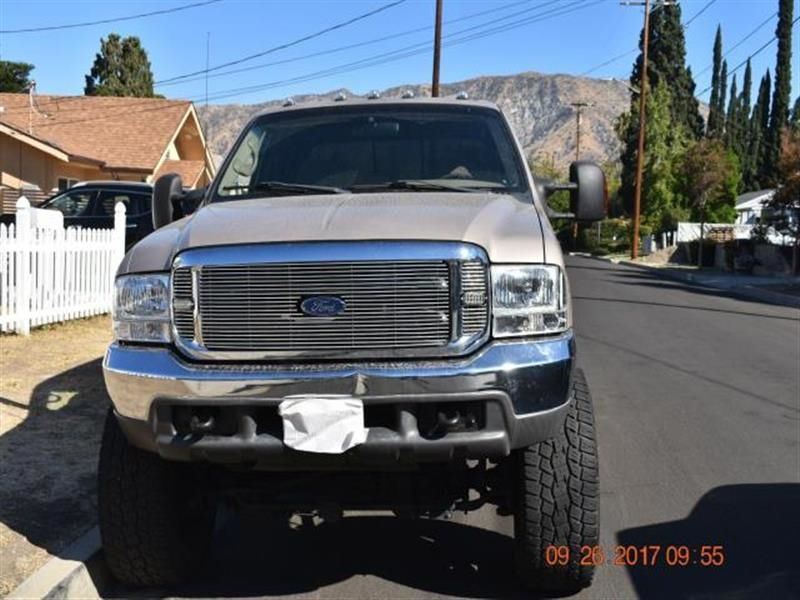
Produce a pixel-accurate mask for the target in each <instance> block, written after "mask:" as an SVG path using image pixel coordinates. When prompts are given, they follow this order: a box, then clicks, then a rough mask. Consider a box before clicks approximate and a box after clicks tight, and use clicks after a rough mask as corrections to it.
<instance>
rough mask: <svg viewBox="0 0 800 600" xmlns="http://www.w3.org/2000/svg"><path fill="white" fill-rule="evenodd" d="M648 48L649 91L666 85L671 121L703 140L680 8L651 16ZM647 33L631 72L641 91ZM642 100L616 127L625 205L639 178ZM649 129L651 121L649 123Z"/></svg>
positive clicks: (634, 99)
mask: <svg viewBox="0 0 800 600" xmlns="http://www.w3.org/2000/svg"><path fill="white" fill-rule="evenodd" d="M649 40H650V41H649V48H648V53H649V56H648V63H647V77H645V84H646V85H647V89H648V90H650V91H652V90H655V89H656V87H657V86H658V84H659V83H660V82H664V83H665V84H666V85H667V86H668V87H669V91H670V96H671V101H670V120H671V122H672V123H673V125H674V126H676V127H681V128H682V130H683V131H684V132H685V134H686V135H688V136H690V137H691V138H692V139H697V138H699V137H701V136H702V135H703V133H704V131H705V123H704V121H703V117H702V116H701V115H700V110H699V106H698V102H697V99H696V98H695V96H694V92H695V83H694V79H693V78H692V71H691V69H689V68H688V67H687V66H686V40H685V37H684V32H683V25H682V24H681V7H680V6H679V5H678V4H671V5H667V6H662V7H659V8H658V10H654V11H653V12H652V14H651V16H650V38H649ZM643 42H644V32H643V31H642V32H640V34H639V49H640V53H639V56H638V57H637V59H636V62H635V63H634V65H633V70H632V72H631V78H630V81H631V85H632V86H633V87H634V88H639V87H640V86H641V85H642V81H641V73H642V64H643V57H642V53H641V50H642V45H643ZM638 104H639V100H638V97H637V95H636V94H633V95H632V96H631V107H630V110H629V112H627V113H625V115H624V116H622V117H621V118H620V119H618V120H617V123H616V127H615V129H616V131H617V136H618V137H619V139H620V141H621V142H622V152H621V153H620V162H621V163H622V174H621V188H620V194H621V196H622V198H623V199H624V200H625V202H626V204H630V203H631V200H632V198H633V188H634V182H635V178H636V155H637V152H638V141H637V140H638V136H639V117H638V115H639V106H638ZM648 127H649V119H648Z"/></svg>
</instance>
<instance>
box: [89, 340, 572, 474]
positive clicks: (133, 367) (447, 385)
mask: <svg viewBox="0 0 800 600" xmlns="http://www.w3.org/2000/svg"><path fill="white" fill-rule="evenodd" d="M573 359H574V341H573V335H572V332H568V333H566V334H563V335H561V336H559V337H555V338H546V339H541V340H530V339H528V340H515V341H496V342H492V343H489V344H487V345H486V346H485V347H484V348H483V349H482V350H481V351H480V352H478V353H476V354H475V355H472V356H470V357H467V358H464V359H456V360H454V359H446V360H436V361H419V360H417V361H403V362H391V363H378V362H375V363H314V364H300V363H296V364H292V365H285V364H276V365H252V366H250V365H241V364H239V365H234V364H208V363H207V364H194V363H190V362H187V361H185V360H183V359H182V358H181V357H180V356H179V355H177V354H176V353H175V352H174V351H173V350H171V349H169V348H153V347H137V346H124V345H119V344H112V345H111V346H110V347H109V349H108V352H107V353H106V356H105V360H104V361H103V373H104V376H105V381H106V386H107V388H108V392H109V395H110V396H111V399H112V401H113V403H114V408H115V410H116V412H117V415H118V416H119V417H120V418H121V419H120V420H121V422H122V424H123V429H125V430H126V432H128V431H129V430H131V428H132V427H133V426H134V425H135V423H136V422H138V423H139V424H140V425H141V426H142V427H140V428H139V429H142V428H144V427H146V431H149V433H146V434H144V435H145V437H146V436H150V437H152V440H153V449H156V450H157V451H159V452H160V453H161V454H162V455H165V456H167V457H169V458H177V459H186V460H189V459H192V458H193V456H189V455H188V454H186V455H185V456H184V453H178V455H175V456H172V455H171V453H170V450H169V448H167V446H174V441H175V440H174V439H169V436H167V437H165V436H164V431H163V428H161V429H160V430H159V427H156V423H155V419H156V416H155V415H156V412H157V411H156V410H155V409H156V408H157V407H159V406H160V405H164V404H168V405H181V404H191V405H210V406H225V405H248V406H276V405H277V404H278V403H280V401H281V400H282V399H283V398H285V397H287V396H292V395H297V394H325V395H333V394H337V395H347V396H352V397H356V398H361V399H363V401H364V405H365V407H368V406H370V405H377V404H384V405H385V404H396V405H405V404H409V403H413V404H421V403H425V402H427V401H429V400H430V401H433V402H447V401H463V400H477V401H486V402H487V405H488V404H491V405H492V406H493V407H494V408H493V409H492V410H491V411H488V412H487V427H486V431H482V432H475V433H459V434H453V436H452V438H451V436H450V435H448V436H446V437H445V438H443V439H442V440H431V441H430V444H428V442H427V441H426V442H425V443H424V444H423V446H425V445H427V446H429V447H430V448H431V449H433V448H434V446H436V447H438V448H441V449H442V452H444V453H445V454H447V453H450V454H452V452H453V448H454V444H455V445H456V446H457V445H458V444H459V443H462V442H463V443H464V444H466V447H467V449H468V450H469V451H468V452H467V454H468V455H493V456H494V455H504V454H507V453H508V452H509V451H510V450H511V449H513V448H517V447H522V446H526V445H529V444H531V443H535V442H537V441H540V440H542V439H546V438H548V437H551V436H552V435H554V434H555V433H556V432H557V430H558V428H559V427H561V426H562V424H563V419H564V415H565V410H566V407H567V403H568V400H569V397H568V394H569V378H570V372H571V368H572V362H573ZM492 415H494V416H492ZM412 420H413V419H412ZM126 423H127V426H126ZM390 434H391V435H390ZM159 435H160V436H161V437H159ZM387 436H388V437H387ZM459 436H461V437H459ZM130 437H131V436H130V435H129V438H130ZM259 437H260V436H259ZM141 438H142V435H138V436H137V439H138V440H139V441H138V443H137V445H140V446H142V445H147V446H150V444H149V443H148V444H144V443H143V442H142V441H141ZM411 438H416V439H415V442H414V444H412V445H413V446H414V448H417V446H418V442H419V439H418V438H419V436H418V435H417V434H415V433H414V432H410V431H399V432H383V433H381V432H379V431H375V435H374V436H373V435H372V432H371V435H370V438H368V440H367V442H366V443H365V444H364V447H365V448H364V449H365V450H367V451H368V450H369V446H370V444H371V443H374V444H378V445H381V446H382V448H384V449H385V448H386V447H391V448H394V449H397V450H399V451H402V447H403V445H404V444H407V443H408V442H409V440H410V439H411ZM448 438H451V439H449V440H448ZM260 441H261V442H264V443H266V442H265V440H260ZM274 442H275V443H274V444H272V445H273V446H275V447H274V448H272V450H271V451H275V452H278V451H279V450H280V451H281V452H282V451H283V449H282V448H281V446H282V443H281V442H280V440H274ZM472 442H474V443H475V444H477V445H474V444H472V445H471V443H472ZM135 443H136V442H135ZM220 444H222V442H220ZM222 446H224V444H222ZM222 446H219V447H222ZM266 446H270V444H269V443H267V444H266ZM266 446H265V447H266ZM200 447H202V444H201V445H200ZM238 447H239V448H240V449H241V445H240V444H239V445H238ZM172 454H174V453H172ZM203 455H204V456H205V452H203ZM206 458H207V456H206Z"/></svg>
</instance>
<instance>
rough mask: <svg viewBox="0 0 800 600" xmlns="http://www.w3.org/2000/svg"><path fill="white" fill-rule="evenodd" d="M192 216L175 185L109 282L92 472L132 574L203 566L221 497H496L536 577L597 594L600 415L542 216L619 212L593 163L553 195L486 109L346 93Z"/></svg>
mask: <svg viewBox="0 0 800 600" xmlns="http://www.w3.org/2000/svg"><path fill="white" fill-rule="evenodd" d="M556 190H567V191H568V193H569V194H570V198H571V202H570V212H569V213H562V214H554V213H553V211H552V210H551V209H550V208H549V207H548V206H547V204H546V198H547V196H548V194H550V193H551V192H553V191H556ZM196 204H197V205H196V206H192V202H188V201H187V198H186V197H185V195H184V193H183V192H182V185H181V181H180V178H179V177H178V176H177V175H174V174H173V175H165V176H163V177H162V178H160V179H159V180H158V181H157V182H156V184H155V187H154V191H153V207H152V208H153V211H152V212H153V221H154V226H155V231H154V232H153V233H152V234H150V235H149V236H147V237H146V238H145V239H143V240H142V241H141V242H139V243H138V244H137V245H136V246H134V247H133V248H132V249H131V250H130V251H129V252H128V254H127V255H126V256H125V258H124V260H123V261H122V264H121V266H120V268H119V271H118V273H117V279H116V299H115V306H114V314H113V326H114V338H115V339H114V341H113V343H112V344H111V346H110V347H109V349H108V353H107V354H106V357H105V361H104V364H103V369H104V375H105V381H106V385H107V387H108V392H109V394H110V396H111V399H112V401H113V410H112V411H111V412H110V414H109V416H108V420H107V423H106V429H105V434H104V438H103V445H102V450H101V456H100V468H99V518H100V530H101V534H102V541H103V547H104V552H105V557H106V560H107V561H108V564H109V566H110V568H111V570H112V572H113V573H114V574H115V575H116V577H118V578H119V579H120V580H122V581H125V582H127V583H131V584H140V585H159V584H167V583H172V582H177V581H179V580H181V579H182V578H184V577H186V576H187V575H189V574H191V573H193V572H195V570H196V569H197V568H198V566H199V565H201V564H202V561H203V559H204V557H205V553H206V550H207V549H208V547H209V544H210V543H212V535H211V534H212V525H213V520H214V514H215V511H216V507H217V506H218V505H219V503H220V502H221V501H226V502H227V503H228V505H234V506H235V505H236V503H237V502H240V501H241V502H244V501H246V502H248V503H250V504H252V503H256V504H257V505H259V506H263V510H264V511H274V512H275V515H276V517H275V518H286V515H287V514H301V515H303V516H309V515H320V514H321V515H323V517H329V516H330V515H331V513H332V512H333V513H335V514H337V515H338V514H339V513H340V512H342V511H346V510H353V509H357V510H365V509H366V510H369V509H379V510H386V509H390V510H393V511H394V512H395V513H396V514H397V515H398V516H399V517H415V518H417V517H435V516H440V515H442V514H447V513H448V512H449V511H451V510H456V509H459V510H472V509H477V508H479V507H480V506H482V505H484V504H486V503H491V504H494V505H496V506H497V507H498V509H499V510H501V511H504V512H505V513H506V514H513V516H514V530H515V542H514V544H515V557H516V558H515V570H516V572H517V574H518V575H519V577H520V578H521V580H522V582H523V583H524V584H526V585H528V586H530V587H532V588H537V589H542V590H546V591H548V592H558V593H563V592H568V591H574V590H577V589H580V588H582V587H585V586H587V585H588V584H589V583H590V581H591V577H592V567H591V566H589V565H581V564H580V563H579V560H580V556H581V552H580V549H581V548H582V547H584V546H594V545H595V544H596V543H597V542H598V531H599V529H598V527H599V526H598V498H599V490H598V463H597V452H596V443H595V434H594V418H593V412H592V403H591V398H590V395H589V391H588V389H587V386H586V382H585V381H584V378H583V375H582V373H581V371H580V370H579V369H578V368H577V367H576V364H575V339H574V335H573V330H572V314H571V310H572V306H571V303H570V296H569V284H568V280H567V275H566V272H565V269H564V262H563V257H562V253H561V249H560V247H559V244H558V243H557V241H556V237H555V235H554V233H553V230H552V228H551V225H550V221H549V218H556V217H558V218H570V219H575V220H578V221H583V222H588V221H593V220H598V219H601V218H602V217H603V213H604V205H605V180H604V176H603V173H602V171H601V170H600V169H599V168H598V167H597V166H596V165H594V164H592V163H589V162H576V163H573V164H572V165H571V167H570V182H569V183H562V184H552V183H547V182H535V181H534V180H533V178H532V176H531V174H530V172H529V170H528V167H527V165H526V162H525V159H524V155H523V152H522V149H521V147H520V145H519V143H518V142H517V141H516V140H515V138H514V135H513V134H512V132H511V129H510V127H509V125H508V122H507V121H506V119H505V118H504V117H503V115H502V113H501V112H500V110H499V109H498V108H497V107H496V106H494V105H492V104H489V103H486V102H474V101H470V100H468V99H464V98H463V97H458V98H447V99H438V98H397V99H380V98H369V99H363V100H348V99H341V98H340V99H339V100H338V101H331V102H326V103H314V104H309V105H307V106H303V105H294V104H288V105H286V106H283V107H280V108H276V109H274V110H271V111H269V112H267V113H264V114H261V115H259V116H257V117H255V118H254V119H253V120H252V121H251V122H250V123H249V124H248V125H247V126H246V127H245V129H244V131H243V132H242V133H241V135H240V136H239V138H238V140H237V141H236V143H235V144H234V146H233V148H232V150H231V151H230V153H229V155H228V157H227V158H226V159H225V161H224V163H223V164H222V165H221V167H220V169H219V173H218V175H217V177H216V178H215V180H214V181H213V183H212V184H211V185H210V186H209V187H208V189H207V190H205V193H204V195H203V197H202V199H201V200H200V201H199V203H196ZM380 541H381V542H383V543H391V540H380ZM266 542H267V543H269V540H266ZM564 547H566V548H569V549H570V550H571V551H570V552H569V553H566V554H565V556H568V558H565V559H564V560H561V551H560V550H559V549H560V548H564Z"/></svg>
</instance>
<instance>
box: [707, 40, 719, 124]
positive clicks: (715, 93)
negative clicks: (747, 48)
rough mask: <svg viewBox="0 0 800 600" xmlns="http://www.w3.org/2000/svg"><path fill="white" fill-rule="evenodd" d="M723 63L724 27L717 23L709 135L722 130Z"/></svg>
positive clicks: (709, 105) (709, 110)
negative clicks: (720, 123) (720, 117)
mask: <svg viewBox="0 0 800 600" xmlns="http://www.w3.org/2000/svg"><path fill="white" fill-rule="evenodd" d="M721 63H722V28H721V27H720V26H719V25H717V35H716V37H715V38H714V64H713V66H712V71H711V98H710V100H709V102H708V128H707V130H706V133H707V135H708V137H714V136H715V135H716V134H717V133H718V131H719V130H720V126H719V121H720V119H719V116H720V115H719V110H718V108H719V72H720V68H721Z"/></svg>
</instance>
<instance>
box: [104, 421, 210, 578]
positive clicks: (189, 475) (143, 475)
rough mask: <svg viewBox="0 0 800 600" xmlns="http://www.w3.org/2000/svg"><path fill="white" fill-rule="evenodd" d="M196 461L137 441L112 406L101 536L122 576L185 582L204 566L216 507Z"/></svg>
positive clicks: (116, 571)
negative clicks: (172, 457) (207, 497)
mask: <svg viewBox="0 0 800 600" xmlns="http://www.w3.org/2000/svg"><path fill="white" fill-rule="evenodd" d="M200 481H201V479H200V478H199V476H198V471H197V466H196V465H192V464H190V463H175V462H170V461H165V460H162V459H161V458H160V457H159V456H158V455H157V454H154V453H151V452H145V451H144V450H140V449H138V448H136V447H134V446H131V445H130V444H129V443H128V441H127V440H126V439H125V436H124V434H123V433H122V431H121V430H120V427H119V424H118V423H117V419H116V417H115V416H114V415H113V413H112V412H111V411H109V413H108V416H107V418H106V424H105V430H104V432H103V442H102V446H101V448H100V463H99V467H98V508H99V520H100V537H101V540H102V543H103V552H104V554H105V559H106V563H107V564H108V566H109V568H110V570H111V572H112V573H113V574H114V576H115V577H116V578H117V579H118V580H120V581H121V582H123V583H127V584H130V585H136V586H162V585H171V584H175V583H179V582H180V581H182V580H184V579H185V578H186V577H187V576H188V575H189V574H191V573H192V572H194V570H195V569H196V568H197V567H198V566H200V564H201V563H202V560H203V559H204V557H205V553H206V549H207V547H208V544H209V540H210V537H211V531H212V527H213V518H214V511H213V508H212V507H211V506H210V505H208V504H207V503H206V502H205V501H204V499H203V495H202V494H201V493H200V491H201V490H200V488H201V484H200Z"/></svg>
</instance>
